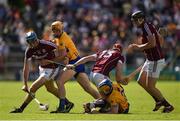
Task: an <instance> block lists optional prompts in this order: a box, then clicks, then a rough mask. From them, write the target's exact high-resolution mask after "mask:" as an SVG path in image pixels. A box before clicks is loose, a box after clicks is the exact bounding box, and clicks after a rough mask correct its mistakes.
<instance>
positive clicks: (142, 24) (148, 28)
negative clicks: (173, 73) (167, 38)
mask: <svg viewBox="0 0 180 121" xmlns="http://www.w3.org/2000/svg"><path fill="white" fill-rule="evenodd" d="M131 20H132V22H133V24H134V25H135V26H137V27H138V28H140V29H141V30H142V32H143V33H142V44H131V45H129V47H128V50H129V51H131V52H132V51H133V50H140V51H143V52H144V54H145V56H146V61H145V63H144V65H143V67H142V69H141V72H140V75H139V78H138V83H139V84H140V85H141V86H142V87H143V88H144V89H145V90H146V91H147V92H148V93H149V94H150V95H151V96H152V97H153V99H154V100H155V102H156V105H155V108H154V109H153V111H157V110H159V108H160V107H161V106H164V109H163V113H169V112H171V111H173V110H174V107H173V106H172V105H171V104H169V102H168V101H167V100H166V99H165V97H164V96H163V95H162V93H161V92H160V90H159V89H158V88H157V87H156V80H157V79H158V78H159V75H160V72H161V71H162V69H163V67H164V66H165V59H164V54H163V51H162V48H161V46H162V43H163V42H162V40H163V39H162V37H161V35H160V34H159V33H158V32H157V30H156V28H155V27H154V25H153V24H151V23H149V22H147V21H146V19H145V15H144V13H143V12H142V11H136V12H134V13H133V14H132V15H131Z"/></svg>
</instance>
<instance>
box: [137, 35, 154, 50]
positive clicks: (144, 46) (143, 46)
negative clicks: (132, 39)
mask: <svg viewBox="0 0 180 121" xmlns="http://www.w3.org/2000/svg"><path fill="white" fill-rule="evenodd" d="M147 39H148V42H147V43H145V44H141V45H138V47H139V50H141V51H142V50H145V49H150V48H153V47H155V46H156V40H155V37H154V34H153V35H149V36H148V37H147Z"/></svg>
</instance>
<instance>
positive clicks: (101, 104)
mask: <svg viewBox="0 0 180 121" xmlns="http://www.w3.org/2000/svg"><path fill="white" fill-rule="evenodd" d="M107 106H108V107H110V105H109V103H108V102H107V101H106V100H104V99H97V100H95V101H93V102H89V103H85V104H83V108H84V112H85V113H91V111H92V109H93V108H97V107H98V108H100V112H101V113H104V112H107V111H108V109H109V108H108V107H107Z"/></svg>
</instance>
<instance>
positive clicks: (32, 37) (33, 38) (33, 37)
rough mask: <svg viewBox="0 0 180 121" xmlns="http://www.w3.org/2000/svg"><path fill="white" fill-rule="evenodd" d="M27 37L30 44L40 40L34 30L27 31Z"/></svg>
mask: <svg viewBox="0 0 180 121" xmlns="http://www.w3.org/2000/svg"><path fill="white" fill-rule="evenodd" d="M25 38H26V42H27V43H28V44H30V43H32V42H34V41H37V40H38V38H37V35H36V33H35V32H33V31H30V32H27V33H26V37H25Z"/></svg>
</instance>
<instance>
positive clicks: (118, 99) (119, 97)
mask: <svg viewBox="0 0 180 121" xmlns="http://www.w3.org/2000/svg"><path fill="white" fill-rule="evenodd" d="M106 100H107V102H109V103H110V105H111V106H112V105H117V104H118V105H119V113H122V112H123V111H125V110H126V109H128V107H129V104H128V101H127V99H126V96H125V93H124V89H123V87H122V86H119V85H118V84H113V91H112V93H111V94H110V95H109V96H108V97H107V98H106Z"/></svg>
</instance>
